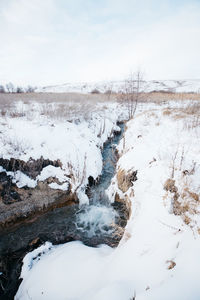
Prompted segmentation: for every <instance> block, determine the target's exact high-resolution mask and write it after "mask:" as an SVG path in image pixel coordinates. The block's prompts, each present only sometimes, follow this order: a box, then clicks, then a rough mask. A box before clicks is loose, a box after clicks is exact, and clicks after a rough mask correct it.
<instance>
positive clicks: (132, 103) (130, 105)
mask: <svg viewBox="0 0 200 300" xmlns="http://www.w3.org/2000/svg"><path fill="white" fill-rule="evenodd" d="M143 82H144V81H143V75H142V72H141V71H137V72H136V73H131V74H130V75H129V77H128V78H127V79H126V80H125V81H124V85H123V87H122V92H121V94H120V96H119V97H120V102H122V103H123V104H125V105H126V106H127V110H128V117H129V119H132V118H133V117H134V115H135V112H136V109H137V105H138V102H139V100H140V98H141V95H142V92H143V91H142V88H143V87H142V83H143Z"/></svg>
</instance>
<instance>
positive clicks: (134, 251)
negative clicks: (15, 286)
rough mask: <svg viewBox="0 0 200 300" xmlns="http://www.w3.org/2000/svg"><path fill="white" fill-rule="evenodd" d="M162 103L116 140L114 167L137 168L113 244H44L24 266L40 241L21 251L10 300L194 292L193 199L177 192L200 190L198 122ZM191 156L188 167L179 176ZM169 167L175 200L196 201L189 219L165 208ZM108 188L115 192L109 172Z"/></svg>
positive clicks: (180, 298)
mask: <svg viewBox="0 0 200 300" xmlns="http://www.w3.org/2000/svg"><path fill="white" fill-rule="evenodd" d="M184 105H185V104H184V103H183V107H184ZM170 106H171V107H175V104H173V103H171V105H170ZM179 106H181V105H180V104H179ZM176 108H177V106H176ZM163 109H166V107H164V106H163V107H161V106H159V107H158V106H156V105H154V107H153V108H151V110H150V108H148V109H147V110H143V112H138V114H137V116H136V117H135V118H134V119H133V120H131V121H129V122H128V123H127V130H126V133H125V135H124V138H123V139H122V140H121V142H120V145H119V146H118V150H119V153H120V159H119V161H118V164H117V170H118V169H120V168H121V169H123V170H125V171H126V172H127V173H128V172H130V170H131V171H133V170H138V173H137V177H138V180H137V181H136V182H134V186H133V187H131V188H130V189H129V190H128V191H127V193H126V194H127V195H128V196H129V199H130V200H131V203H132V214H131V218H130V220H129V221H128V224H127V227H126V230H125V234H124V237H123V239H122V240H121V242H120V244H119V246H118V247H117V248H115V249H111V248H110V247H108V246H105V245H101V246H100V247H98V248H91V247H87V246H85V245H83V244H82V243H81V242H70V243H67V244H64V245H59V246H51V249H49V250H47V252H45V254H44V255H42V256H40V260H39V259H34V264H33V265H31V259H33V258H35V255H36V254H37V253H40V252H42V251H43V249H44V248H45V247H46V246H42V247H44V248H39V249H37V251H38V252H32V253H29V254H28V255H27V256H26V257H25V259H24V262H23V268H22V273H21V277H22V278H23V281H22V283H21V285H20V287H19V290H18V292H17V295H16V296H15V300H19V299H20V300H26V299H27V300H28V299H32V300H40V299H48V300H51V299H52V300H53V299H59V300H62V299H63V300H64V299H65V300H75V299H76V300H102V299H103V300H124V299H127V300H130V299H131V297H132V298H133V296H134V293H135V294H136V299H137V300H160V299H162V300H171V299H176V300H188V299H192V300H198V299H199V298H200V285H199V278H200V260H199V251H200V237H199V228H200V220H199V202H198V201H196V202H195V204H194V203H193V202H194V201H193V200H192V199H191V198H190V197H189V196H188V198H187V197H186V196H184V192H185V193H186V190H185V188H188V189H189V191H191V192H194V193H197V194H199V188H200V185H199V175H200V173H199V172H200V171H199V161H200V152H199V144H200V143H199V137H200V128H199V126H197V127H195V126H194V127H190V128H188V127H187V126H185V125H186V124H188V122H189V123H190V121H192V118H193V117H194V116H192V115H185V114H183V115H182V117H181V118H176V117H175V116H176V112H177V111H176V109H175V108H174V112H172V113H171V114H170V115H164V114H163ZM183 149H184V152H183ZM183 153H184V155H183ZM182 156H183V157H182ZM194 162H196V165H195V169H194V171H193V173H192V172H191V174H187V175H184V174H183V171H184V170H188V171H191V170H192V167H193V166H194ZM173 170H174V177H173V179H174V180H175V185H176V186H177V188H178V193H179V197H180V199H181V201H182V202H184V201H186V202H187V204H188V205H189V206H190V205H195V209H196V210H195V213H194V212H193V213H192V212H191V210H188V211H187V212H185V214H186V215H188V216H189V217H190V218H191V222H190V223H189V224H188V225H187V224H186V223H185V222H184V215H175V214H173V213H172V205H173V199H172V198H173V194H172V193H170V192H167V191H165V190H164V188H163V186H164V183H165V181H166V180H167V179H168V178H171V175H172V172H173ZM111 186H114V191H118V190H119V189H118V186H117V179H116V176H114V177H113V179H112V182H111ZM133 190H134V194H133V193H132V192H133ZM112 193H113V188H111V187H110V188H109V189H108V194H112ZM124 196H125V195H124ZM180 199H179V200H180ZM98 213H99V212H92V213H91V214H90V213H88V215H86V216H85V219H84V220H82V221H84V222H87V221H88V222H89V221H90V219H91V218H94V220H96V219H97V218H98ZM45 249H46V248H45ZM27 257H28V258H27ZM172 263H174V264H172ZM30 266H31V267H30Z"/></svg>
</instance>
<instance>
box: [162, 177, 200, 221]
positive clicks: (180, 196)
mask: <svg viewBox="0 0 200 300" xmlns="http://www.w3.org/2000/svg"><path fill="white" fill-rule="evenodd" d="M164 190H166V191H167V192H168V193H171V194H172V212H173V213H174V214H175V215H178V216H181V217H182V219H183V221H184V223H185V224H186V225H191V222H192V219H191V217H190V216H192V215H195V214H198V213H199V204H200V196H199V195H198V194H197V193H195V192H193V191H191V190H190V189H189V187H188V186H187V181H185V183H184V184H183V188H182V187H180V188H179V190H180V191H179V192H178V188H177V186H176V185H175V180H174V179H171V178H169V179H167V180H166V182H165V183H164ZM168 193H167V194H166V195H165V197H166V196H169V194H168Z"/></svg>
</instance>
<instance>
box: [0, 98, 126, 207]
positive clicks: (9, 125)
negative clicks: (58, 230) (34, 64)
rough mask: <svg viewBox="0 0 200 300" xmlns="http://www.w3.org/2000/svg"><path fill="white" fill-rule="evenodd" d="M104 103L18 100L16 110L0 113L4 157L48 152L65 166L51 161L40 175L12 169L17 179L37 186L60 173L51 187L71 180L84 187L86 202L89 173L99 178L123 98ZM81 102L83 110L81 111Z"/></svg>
mask: <svg viewBox="0 0 200 300" xmlns="http://www.w3.org/2000/svg"><path fill="white" fill-rule="evenodd" d="M105 104H106V103H103V104H102V103H99V104H96V105H95V104H93V107H92V109H91V108H89V105H88V107H87V106H86V108H85V107H84V104H80V103H74V104H73V105H72V104H71V103H68V102H67V103H65V104H63V103H61V104H59V103H50V104H44V105H43V104H40V103H35V102H31V103H28V104H24V103H23V102H16V107H15V108H14V111H13V112H12V111H11V112H10V113H9V112H7V114H3V116H1V118H0V157H2V158H3V159H10V158H15V159H20V160H22V161H25V162H27V161H28V160H32V159H33V160H37V159H40V158H41V157H43V158H44V159H50V160H52V161H55V160H59V161H60V162H61V164H62V168H60V167H53V166H47V167H45V168H44V169H43V170H42V171H41V174H40V175H38V176H37V178H36V179H35V180H34V179H31V178H29V177H28V176H27V175H25V174H24V173H22V172H21V171H17V172H7V174H8V175H11V176H12V181H13V183H16V184H17V186H18V187H19V188H21V187H24V186H28V187H30V188H34V187H36V185H37V184H38V182H39V181H43V180H45V179H47V178H49V177H56V178H58V179H59V181H60V182H61V183H63V184H62V185H55V184H51V185H49V186H50V187H51V188H54V189H62V190H67V189H68V185H69V184H70V185H71V187H72V190H73V191H74V190H76V189H77V188H78V187H79V188H78V190H77V195H78V197H79V200H80V202H82V203H83V202H87V200H88V198H87V196H86V195H85V193H84V187H85V186H86V185H87V183H88V177H89V176H92V177H93V178H94V179H96V178H97V177H98V176H99V175H100V174H101V170H102V155H101V148H102V146H103V143H104V142H105V141H107V139H108V138H109V137H111V136H112V135H113V132H114V131H117V130H120V128H119V127H118V126H117V124H116V123H117V121H118V119H119V118H120V113H121V111H120V110H119V109H118V104H117V103H107V105H105ZM60 105H61V107H60ZM76 107H78V110H79V109H80V108H79V107H81V110H82V111H81V112H78V115H77V112H76ZM84 110H86V111H84ZM63 113H64V115H63ZM3 171H5V170H4V169H3V168H2V167H0V172H3Z"/></svg>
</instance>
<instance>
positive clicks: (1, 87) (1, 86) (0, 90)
mask: <svg viewBox="0 0 200 300" xmlns="http://www.w3.org/2000/svg"><path fill="white" fill-rule="evenodd" d="M5 92H6V91H5V88H4V86H3V85H0V93H5Z"/></svg>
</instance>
